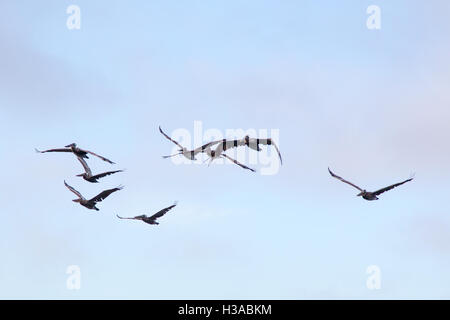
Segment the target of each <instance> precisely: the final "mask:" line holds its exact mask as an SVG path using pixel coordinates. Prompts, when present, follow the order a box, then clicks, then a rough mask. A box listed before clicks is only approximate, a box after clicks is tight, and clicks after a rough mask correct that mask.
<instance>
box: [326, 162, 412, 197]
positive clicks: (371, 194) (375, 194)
mask: <svg viewBox="0 0 450 320" xmlns="http://www.w3.org/2000/svg"><path fill="white" fill-rule="evenodd" d="M328 172H329V173H330V175H331V176H332V177H333V178H336V179H338V180H340V181H342V182H344V183H346V184H348V185H351V186H352V187H354V188H356V189H358V190H359V191H360V193H358V194H357V196H358V197H362V198H363V199H365V200H368V201H373V200H378V199H379V198H378V196H379V195H380V194H382V193H384V192H386V191H389V190H392V189H394V188H396V187H398V186H401V185H402V184H404V183H406V182H409V181H412V180H413V177H411V178H409V179H406V180H404V181H402V182H399V183H395V184H393V185H390V186H388V187H385V188H381V189H379V190H377V191H373V192H370V191H366V190H364V189H361V188H360V187H358V186H357V185H355V184H353V183H351V182H350V181H347V180H345V179H343V178H341V177H339V176H338V175H336V174H334V173H333V172H332V171H331V170H330V168H328Z"/></svg>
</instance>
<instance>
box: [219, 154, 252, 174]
mask: <svg viewBox="0 0 450 320" xmlns="http://www.w3.org/2000/svg"><path fill="white" fill-rule="evenodd" d="M222 157H224V158H227V159H228V160H230V161H231V162H233V163H235V164H237V165H238V166H240V167H241V168H244V169H247V170H250V171H252V172H255V170H254V169H252V168H249V167H247V166H246V165H244V164H242V163H240V162H239V161H237V160H235V159H233V158H231V157H229V156H227V155H226V154H224V153H222Z"/></svg>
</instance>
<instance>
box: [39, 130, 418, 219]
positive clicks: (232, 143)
mask: <svg viewBox="0 0 450 320" xmlns="http://www.w3.org/2000/svg"><path fill="white" fill-rule="evenodd" d="M159 131H160V133H161V134H162V135H163V136H164V137H165V138H167V139H168V140H169V141H171V142H173V143H174V144H176V145H177V146H178V147H179V149H178V152H177V153H175V154H172V155H167V156H163V158H164V159H167V158H170V157H174V156H178V155H182V156H184V157H186V158H187V159H189V160H197V159H196V156H197V155H198V154H201V153H203V154H206V155H207V156H208V159H207V160H209V164H211V163H212V162H213V161H214V160H215V159H219V158H225V159H228V160H230V161H231V162H233V163H235V164H236V165H238V166H240V167H241V168H243V169H247V170H250V171H252V172H255V170H254V169H252V168H249V167H247V166H246V165H244V164H242V163H240V162H239V161H237V160H235V159H233V158H231V157H230V156H228V155H227V154H226V153H225V152H226V151H227V150H228V149H231V148H237V147H240V146H246V147H248V148H249V149H252V150H255V151H261V150H262V149H261V147H260V145H266V146H273V147H274V148H275V150H276V152H277V153H278V157H279V159H280V163H281V164H282V163H283V159H282V157H281V153H280V150H279V149H278V146H277V145H276V144H275V143H274V141H273V140H272V139H270V138H267V139H258V138H250V137H249V136H245V137H244V138H242V139H235V140H226V139H222V140H214V141H211V142H208V143H206V144H204V145H202V146H200V147H198V148H195V149H193V150H189V149H187V148H186V147H184V146H182V145H181V144H180V143H178V142H177V141H175V140H173V139H172V138H171V137H169V136H168V135H167V134H166V133H164V131H163V130H162V129H161V127H159ZM213 146H216V147H215V148H214V149H213V148H212V147H213ZM36 152H38V153H47V152H68V153H73V154H74V155H75V156H76V157H77V159H78V161H79V162H80V163H81V165H82V167H83V169H84V173H82V174H78V175H77V177H82V178H83V179H84V180H86V181H88V182H90V183H98V180H99V179H101V178H104V177H106V176H109V175H112V174H116V173H119V172H123V171H124V170H113V171H106V172H103V173H99V174H95V175H94V174H92V171H91V169H90V168H89V166H88V164H87V162H86V160H85V159H89V157H88V155H93V156H95V157H98V158H100V159H101V160H103V161H105V162H108V163H110V164H115V163H114V162H112V161H111V160H109V159H107V158H105V157H103V156H100V155H98V154H96V153H94V152H92V151H88V150H84V149H81V148H78V147H77V145H76V144H75V143H72V144H69V145H67V146H65V147H64V148H58V149H49V150H44V151H40V150H38V149H36ZM328 172H329V173H330V175H331V176H332V177H333V178H336V179H338V180H340V181H342V182H344V183H346V184H348V185H350V186H352V187H354V188H356V189H358V190H359V191H360V193H359V194H358V195H357V196H360V197H362V198H363V199H365V200H368V201H371V200H378V196H379V195H380V194H382V193H384V192H386V191H389V190H391V189H394V188H396V187H398V186H400V185H402V184H404V183H407V182H409V181H412V180H413V177H410V178H409V179H406V180H404V181H402V182H399V183H395V184H393V185H390V186H388V187H385V188H381V189H379V190H377V191H373V192H370V191H366V190H365V189H362V188H360V187H358V186H357V185H355V184H353V183H351V182H349V181H347V180H345V179H344V178H341V177H340V176H338V175H336V174H334V173H333V172H332V171H331V170H330V168H328ZM64 185H65V186H66V188H67V189H69V190H70V191H71V192H73V193H74V194H75V195H76V196H77V199H74V200H72V201H73V202H78V203H79V204H80V205H82V206H84V207H85V208H88V209H91V210H96V211H99V209H98V208H97V207H96V205H97V203H98V202H101V201H103V200H105V199H106V198H107V197H108V196H109V195H111V194H112V193H114V192H116V191H119V190H122V189H123V186H118V187H116V188H112V189H107V190H103V191H102V192H101V193H99V194H98V195H96V196H95V197H93V198H91V199H86V198H84V197H83V195H82V194H81V193H80V192H79V191H77V190H76V189H75V188H73V187H72V186H70V185H69V184H67V182H66V181H65V180H64ZM176 205H177V202H175V203H174V204H173V205H171V206H169V207H167V208H164V209H162V210H160V211H158V212H157V213H155V214H153V215H152V216H146V215H139V216H135V217H121V216H119V215H117V217H118V218H119V219H132V220H141V221H143V222H145V223H147V224H153V225H158V224H159V223H158V222H157V221H156V220H157V219H158V218H160V217H162V216H163V215H165V214H166V213H167V212H169V211H170V210H172V209H173V208H174V207H175V206H176Z"/></svg>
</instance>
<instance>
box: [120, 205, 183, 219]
mask: <svg viewBox="0 0 450 320" xmlns="http://www.w3.org/2000/svg"><path fill="white" fill-rule="evenodd" d="M176 205H177V202H175V203H174V204H173V205H171V206H170V207H167V208H164V209H162V210H160V211H158V212H157V213H155V214H154V215H152V216H150V217H148V216H146V215H141V216H136V217H131V218H124V217H121V216H119V215H117V218H119V219H131V220H141V221H144V222H145V223H148V224H159V223H158V222H156V219H158V218H160V217H162V216H163V215H165V214H166V213H167V212H169V211H170V210H172V209H173V208H174V207H175V206H176Z"/></svg>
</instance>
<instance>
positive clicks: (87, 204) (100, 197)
mask: <svg viewBox="0 0 450 320" xmlns="http://www.w3.org/2000/svg"><path fill="white" fill-rule="evenodd" d="M64 185H65V186H66V187H67V189H69V190H70V191H72V192H73V193H75V194H76V195H77V196H78V199H75V200H72V201H73V202H78V203H79V204H81V205H82V206H84V207H86V208H88V209H94V210H97V211H98V210H99V209H98V208H97V207H96V206H95V205H96V204H97V202H100V201H102V200H104V199H106V197H108V196H109V195H110V194H111V193H113V192H116V191H119V190H122V188H123V187H122V186H119V187H117V188H113V189H108V190H105V191H103V192H101V193H99V194H98V195H96V196H95V197H94V198H92V199H90V200H86V199H85V198H84V197H83V196H82V195H81V193H79V192H78V191H77V190H75V189H74V188H73V187H71V186H69V185H68V184H67V183H66V181H64Z"/></svg>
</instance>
